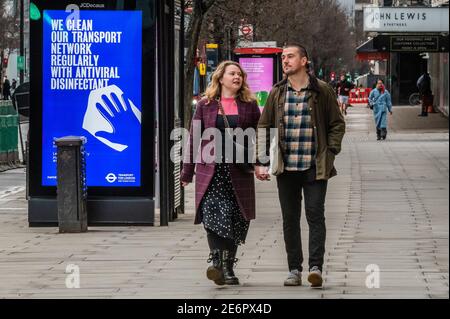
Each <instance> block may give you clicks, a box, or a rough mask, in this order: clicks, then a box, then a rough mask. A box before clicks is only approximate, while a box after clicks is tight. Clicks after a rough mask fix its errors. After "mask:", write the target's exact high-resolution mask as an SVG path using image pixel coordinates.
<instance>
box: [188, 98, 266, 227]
mask: <svg viewBox="0 0 450 319" xmlns="http://www.w3.org/2000/svg"><path fill="white" fill-rule="evenodd" d="M236 102H237V106H238V115H239V117H238V125H237V127H241V128H242V129H243V130H245V129H247V128H249V127H252V128H254V129H256V127H257V125H258V120H259V117H260V111H259V107H258V105H257V104H256V102H251V103H245V102H242V101H240V100H239V99H237V101H236ZM218 115H220V114H219V105H218V103H217V101H209V102H208V100H207V99H202V100H201V101H200V102H199V103H198V104H197V109H196V111H195V115H194V117H193V120H200V121H201V126H202V127H201V129H202V133H203V131H204V130H206V129H208V128H215V127H216V120H217V116H218ZM192 132H193V126H192V125H191V134H190V137H189V149H188V150H187V152H186V156H187V158H186V159H187V160H185V163H183V170H182V172H181V181H183V182H191V181H192V178H193V176H194V171H195V176H196V177H195V211H196V214H195V224H200V223H201V218H202V217H201V215H200V212H199V209H198V208H199V206H200V202H201V200H202V198H203V196H204V195H205V193H206V190H207V189H208V186H209V183H210V182H211V180H212V178H213V176H214V169H215V162H213V163H205V162H204V161H203V159H201V161H200V163H197V164H196V163H194V160H193V159H194V158H195V156H196V155H197V154H198V153H197V152H203V150H204V148H205V146H207V145H208V144H209V143H211V141H212V139H213V138H212V137H211V139H209V140H202V141H201V145H200V147H199V150H197V151H196V152H194V150H193V145H194V143H193V134H192ZM230 165H231V180H232V183H233V189H234V192H235V196H236V199H237V202H238V204H239V207H240V210H241V213H242V215H243V216H244V218H245V219H246V220H251V219H254V218H255V180H254V175H253V174H246V173H242V172H241V171H240V170H239V169H238V168H237V167H235V166H234V165H233V164H230Z"/></svg>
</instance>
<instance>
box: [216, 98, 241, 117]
mask: <svg viewBox="0 0 450 319" xmlns="http://www.w3.org/2000/svg"><path fill="white" fill-rule="evenodd" d="M220 101H221V103H222V106H223V110H224V111H225V114H226V115H238V107H237V104H236V100H235V98H234V97H222V98H221V99H220Z"/></svg>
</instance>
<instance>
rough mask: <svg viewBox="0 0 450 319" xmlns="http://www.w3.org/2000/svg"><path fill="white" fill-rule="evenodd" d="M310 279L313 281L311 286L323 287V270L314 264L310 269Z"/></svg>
mask: <svg viewBox="0 0 450 319" xmlns="http://www.w3.org/2000/svg"><path fill="white" fill-rule="evenodd" d="M308 281H309V282H310V283H311V288H322V282H323V279H322V271H321V270H320V269H319V267H317V266H313V267H312V268H311V269H310V270H309V275H308Z"/></svg>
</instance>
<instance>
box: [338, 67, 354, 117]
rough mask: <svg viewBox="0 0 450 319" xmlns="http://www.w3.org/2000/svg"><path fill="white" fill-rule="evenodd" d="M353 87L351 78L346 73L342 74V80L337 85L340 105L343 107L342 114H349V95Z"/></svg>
mask: <svg viewBox="0 0 450 319" xmlns="http://www.w3.org/2000/svg"><path fill="white" fill-rule="evenodd" d="M351 89H353V84H352V83H351V81H350V79H349V78H347V77H346V76H345V75H344V74H342V75H341V80H340V81H339V83H338V85H337V90H338V96H339V105H340V107H341V112H342V114H345V115H347V107H348V97H349V95H350V90H351Z"/></svg>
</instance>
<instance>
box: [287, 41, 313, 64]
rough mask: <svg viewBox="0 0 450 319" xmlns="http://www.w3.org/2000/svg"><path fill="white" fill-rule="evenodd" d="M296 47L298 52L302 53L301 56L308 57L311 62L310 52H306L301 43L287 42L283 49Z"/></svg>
mask: <svg viewBox="0 0 450 319" xmlns="http://www.w3.org/2000/svg"><path fill="white" fill-rule="evenodd" d="M292 47H295V48H297V49H298V51H299V52H300V56H301V57H306V58H307V59H308V60H309V55H308V51H307V50H306V48H305V47H304V46H303V45H301V44H300V43H297V42H287V43H285V44H284V46H283V49H285V48H292Z"/></svg>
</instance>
